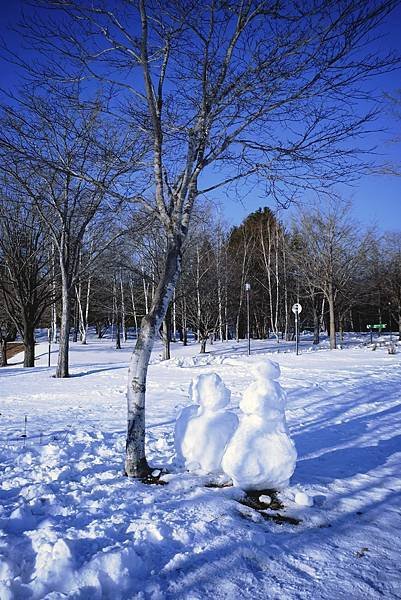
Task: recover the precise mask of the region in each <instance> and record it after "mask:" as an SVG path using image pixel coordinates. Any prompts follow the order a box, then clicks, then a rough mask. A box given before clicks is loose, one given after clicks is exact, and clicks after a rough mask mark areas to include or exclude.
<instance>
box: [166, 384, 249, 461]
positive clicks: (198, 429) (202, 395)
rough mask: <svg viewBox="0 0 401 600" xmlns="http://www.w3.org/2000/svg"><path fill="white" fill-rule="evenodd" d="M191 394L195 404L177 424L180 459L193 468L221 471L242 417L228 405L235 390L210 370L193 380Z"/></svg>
mask: <svg viewBox="0 0 401 600" xmlns="http://www.w3.org/2000/svg"><path fill="white" fill-rule="evenodd" d="M189 395H190V400H192V402H193V404H192V405H190V406H187V407H186V408H184V409H183V410H182V411H181V414H180V415H179V417H178V419H177V422H176V425H175V448H176V455H177V458H178V461H179V462H181V463H183V464H184V465H185V467H186V468H187V469H188V470H190V471H196V470H201V471H203V472H206V473H221V459H222V457H223V454H224V451H225V449H226V446H227V444H228V442H229V440H230V438H231V437H232V435H233V433H234V431H235V430H236V428H237V427H238V418H237V417H236V415H235V414H234V413H232V412H231V411H229V410H227V408H226V407H227V405H228V404H229V402H230V396H231V392H230V390H229V389H228V388H227V387H226V386H225V385H224V383H223V381H222V379H221V378H220V377H219V376H218V375H217V374H216V373H206V374H204V375H198V377H195V378H194V379H193V381H192V384H191V386H190V389H189Z"/></svg>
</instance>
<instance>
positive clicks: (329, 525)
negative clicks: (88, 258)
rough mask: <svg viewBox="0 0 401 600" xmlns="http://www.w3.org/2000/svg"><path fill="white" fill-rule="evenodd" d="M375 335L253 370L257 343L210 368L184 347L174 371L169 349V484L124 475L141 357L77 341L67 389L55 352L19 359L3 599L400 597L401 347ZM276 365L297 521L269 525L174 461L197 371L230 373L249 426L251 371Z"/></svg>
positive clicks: (7, 384) (0, 570)
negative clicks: (178, 428) (132, 390)
mask: <svg viewBox="0 0 401 600" xmlns="http://www.w3.org/2000/svg"><path fill="white" fill-rule="evenodd" d="M365 339H366V336H365V337H364V338H360V337H358V336H357V335H353V336H352V337H349V338H348V339H346V340H345V341H344V344H343V346H344V348H343V349H342V350H337V351H328V350H327V349H325V346H326V342H324V343H323V344H322V348H323V349H321V350H319V351H315V349H314V348H313V346H312V344H311V343H309V341H308V340H305V339H304V340H303V342H302V344H301V349H302V354H301V355H300V356H296V355H295V354H294V352H293V345H291V344H289V343H280V344H277V343H276V342H275V341H260V342H256V341H255V342H252V352H253V353H254V354H253V355H252V356H251V357H249V358H248V357H247V356H246V343H242V342H241V343H239V344H237V343H235V342H229V343H224V344H218V343H215V344H214V345H213V346H212V347H210V350H211V351H210V353H209V354H207V355H206V356H205V357H201V358H199V357H198V355H197V352H198V350H199V347H198V346H196V345H191V346H188V347H186V348H183V347H182V346H181V345H180V344H178V343H177V344H174V347H173V358H172V360H170V361H167V362H164V363H161V362H160V357H159V353H160V347H159V348H157V349H156V351H155V352H154V354H153V357H152V364H151V366H150V368H149V381H148V386H147V389H148V404H147V452H148V458H149V460H150V462H151V464H152V465H154V466H155V468H160V467H161V466H164V467H167V468H168V469H169V471H170V474H169V475H167V476H164V479H165V480H167V481H168V484H167V485H165V486H149V485H145V484H144V483H141V482H138V481H132V480H129V479H127V478H126V477H124V476H123V458H124V442H125V424H126V412H125V411H126V405H125V389H126V383H127V363H128V360H129V356H130V350H131V348H132V346H131V347H130V346H129V345H127V346H126V348H124V349H123V350H121V351H116V350H114V349H113V347H112V343H111V342H110V341H108V340H101V341H95V340H91V339H90V340H89V343H88V345H87V346H81V345H78V344H72V350H71V363H72V368H71V373H72V377H71V378H70V379H66V380H57V379H54V378H52V374H53V373H54V367H51V368H48V367H47V366H45V365H46V364H47V356H46V352H47V347H46V345H45V344H39V345H38V346H37V355H38V360H37V366H36V367H35V368H34V369H23V368H22V366H21V364H20V363H21V359H22V357H21V355H17V356H15V357H14V359H13V362H14V363H16V364H15V366H10V367H6V368H3V369H0V413H1V414H0V465H1V466H0V598H1V600H9V599H14V598H15V599H24V600H25V599H32V600H36V599H40V598H48V599H49V600H50V599H52V600H54V599H61V598H74V599H87V598H90V599H91V600H92V599H93V600H96V599H102V598H105V599H108V598H110V599H111V598H112V599H116V600H118V599H148V598H149V599H154V600H156V599H162V598H166V599H170V598H172V599H175V598H182V599H184V598H185V599H192V600H195V599H199V600H203V599H205V598H208V599H209V598H213V599H223V598H224V599H230V600H231V599H236V598H249V599H250V598H252V599H254V598H256V599H259V598H260V599H266V598H269V599H277V600H287V599H294V598H297V599H298V598H299V599H311V600H317V599H320V598H325V599H330V600H332V599H333V598H336V599H340V600H341V599H344V600H345V599H347V600H348V599H364V600H365V599H377V598H388V599H393V598H399V597H400V596H401V594H400V589H401V575H400V569H399V557H400V555H401V531H400V530H401V493H400V490H401V353H400V352H398V353H397V354H395V355H389V354H388V353H387V349H386V348H384V347H383V348H380V347H378V348H377V349H376V351H375V352H372V351H371V350H370V349H369V348H367V347H363V346H362V344H361V343H360V342H361V341H363V340H365ZM278 350H280V352H279V353H277V351H278ZM269 357H270V358H273V359H274V361H276V362H278V363H279V364H280V368H281V378H280V382H281V385H282V387H283V389H284V390H285V392H286V396H287V408H286V417H287V423H288V429H289V432H290V434H291V437H292V438H293V440H294V442H295V445H296V448H297V451H298V462H297V467H296V470H295V473H294V475H293V477H292V479H291V482H290V487H288V488H287V489H285V490H284V491H282V492H280V498H281V500H282V502H283V503H284V505H285V510H282V511H280V512H281V513H282V514H286V515H289V516H292V517H297V518H299V519H302V522H301V523H300V524H299V525H298V526H295V525H291V524H289V523H284V524H281V525H280V524H278V523H275V522H272V521H267V520H266V519H264V518H263V515H262V514H260V513H259V512H257V511H255V510H253V509H252V508H249V507H247V506H244V505H242V504H240V503H239V502H238V500H240V499H241V496H242V495H243V492H241V491H240V490H238V488H234V487H222V488H211V487H206V486H205V484H208V483H209V484H210V482H211V481H216V480H218V481H219V480H220V476H218V475H216V476H210V475H198V474H194V473H188V472H186V471H185V470H184V469H182V468H180V467H179V465H178V464H177V463H175V462H174V455H175V448H174V424H175V421H176V417H177V415H178V414H179V412H180V410H181V409H182V408H183V407H184V406H186V405H187V404H188V397H187V392H188V387H189V384H190V382H191V380H192V379H193V377H196V376H198V375H202V374H205V373H209V372H210V371H215V372H216V373H218V374H219V375H220V376H221V378H222V380H223V381H224V382H225V383H226V385H227V386H228V387H229V388H230V390H231V392H232V395H231V402H232V405H233V406H234V407H235V409H234V410H235V411H237V414H239V410H238V405H239V402H240V400H241V398H242V396H243V393H244V391H245V389H246V388H247V387H248V386H249V385H250V384H252V381H253V375H252V373H251V372H250V370H251V368H252V365H254V364H255V363H256V362H260V361H261V360H264V359H266V358H269ZM55 360H56V356H55V353H53V355H52V362H53V365H54V364H55ZM18 363H19V364H18ZM25 415H27V437H26V438H23V437H21V436H22V435H23V433H24V417H25ZM307 498H308V499H311V501H313V504H312V502H308V501H307ZM305 504H312V506H306V505H305ZM266 512H267V513H269V512H270V511H269V509H267V511H266Z"/></svg>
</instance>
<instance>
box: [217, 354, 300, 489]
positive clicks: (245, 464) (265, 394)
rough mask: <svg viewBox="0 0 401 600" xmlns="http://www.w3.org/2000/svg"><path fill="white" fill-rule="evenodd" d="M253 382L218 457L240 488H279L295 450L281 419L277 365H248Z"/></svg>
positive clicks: (287, 477) (284, 484)
mask: <svg viewBox="0 0 401 600" xmlns="http://www.w3.org/2000/svg"><path fill="white" fill-rule="evenodd" d="M251 372H252V374H253V375H254V376H255V379H256V380H255V381H254V382H253V383H251V385H250V386H249V387H248V388H247V389H246V390H245V392H244V395H243V398H242V400H241V403H240V408H241V410H242V412H243V413H244V415H243V417H242V420H241V422H240V424H239V427H238V428H237V430H236V432H235V433H234V435H233V437H232V439H231V441H230V443H229V445H228V446H227V450H226V452H225V454H224V457H223V460H222V468H223V470H224V472H225V473H226V474H227V475H229V477H231V479H232V480H233V483H234V485H236V486H238V487H240V488H242V489H243V490H265V489H275V490H280V489H283V488H285V487H287V486H288V483H289V480H290V477H291V475H292V474H293V472H294V470H295V463H296V459H297V452H296V449H295V446H294V443H293V442H292V440H291V438H290V437H289V434H288V428H287V424H286V420H285V410H284V408H285V392H284V390H283V389H282V387H281V385H280V384H279V383H278V381H277V380H278V379H279V377H280V367H279V365H278V364H277V363H275V362H272V361H267V362H264V363H258V364H256V365H254V366H253V367H252V368H251Z"/></svg>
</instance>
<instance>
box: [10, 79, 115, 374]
mask: <svg viewBox="0 0 401 600" xmlns="http://www.w3.org/2000/svg"><path fill="white" fill-rule="evenodd" d="M71 98H74V99H75V102H74V104H72V105H71ZM121 144H124V141H123V140H121V139H120V138H119V137H118V135H116V131H115V128H113V127H112V126H111V124H107V125H106V124H105V123H103V122H102V121H101V119H100V109H99V105H98V104H97V103H95V104H94V106H92V105H89V106H88V107H87V106H84V105H82V104H80V103H79V89H76V88H73V89H71V90H70V96H69V97H68V99H67V100H66V99H65V97H64V96H63V95H60V96H59V97H57V98H56V97H53V98H45V97H44V96H38V95H32V94H25V95H23V96H22V98H21V99H20V103H19V104H17V107H15V106H14V105H8V106H5V107H3V131H2V134H1V135H0V147H1V149H2V152H3V159H4V160H3V165H2V168H3V170H4V171H5V172H6V173H7V175H8V176H9V178H10V179H12V180H13V181H14V182H15V185H16V186H17V187H18V188H19V189H22V190H23V191H24V193H25V195H26V197H27V198H28V199H29V201H30V203H31V206H32V210H35V211H36V212H37V214H38V215H39V216H40V218H41V220H42V223H43V225H44V226H45V227H46V228H47V230H48V231H49V234H50V236H51V238H52V241H53V244H54V247H55V248H56V251H57V254H58V262H59V269H60V275H61V298H62V304H61V307H62V308H61V326H60V344H59V356H58V364H57V370H56V377H68V375H69V334H70V326H71V325H70V319H71V308H72V302H73V298H74V295H75V284H76V282H77V279H78V274H79V262H80V255H81V252H82V250H83V244H84V241H85V239H86V238H88V236H89V234H88V230H89V226H90V225H91V224H92V225H93V222H94V219H95V218H97V219H98V222H97V224H96V227H92V229H91V232H92V233H93V234H94V235H95V236H97V238H98V239H97V242H98V243H97V245H96V252H94V253H92V260H95V259H96V257H97V255H98V254H99V252H100V247H99V239H100V235H99V233H100V232H101V225H100V218H99V213H100V209H101V207H102V206H103V205H104V203H106V207H107V208H106V210H107V216H108V220H110V218H113V216H114V213H113V210H111V208H112V207H111V203H110V198H109V197H108V196H107V192H108V191H109V190H110V189H111V186H112V183H113V181H114V179H115V177H116V172H118V173H120V171H119V168H118V167H117V163H118V165H119V161H120V154H122V150H121ZM125 149H126V148H124V151H125ZM116 153H117V154H116ZM94 181H96V183H93V182H94ZM90 243H91V242H89V245H90Z"/></svg>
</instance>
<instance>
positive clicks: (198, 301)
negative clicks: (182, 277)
mask: <svg viewBox="0 0 401 600" xmlns="http://www.w3.org/2000/svg"><path fill="white" fill-rule="evenodd" d="M199 283H200V256H199V246H198V247H197V248H196V319H197V325H198V329H197V334H196V335H197V341H198V342H199V343H200V341H201V334H200V324H201V318H202V312H201V311H202V309H201V297H200V286H199Z"/></svg>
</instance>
